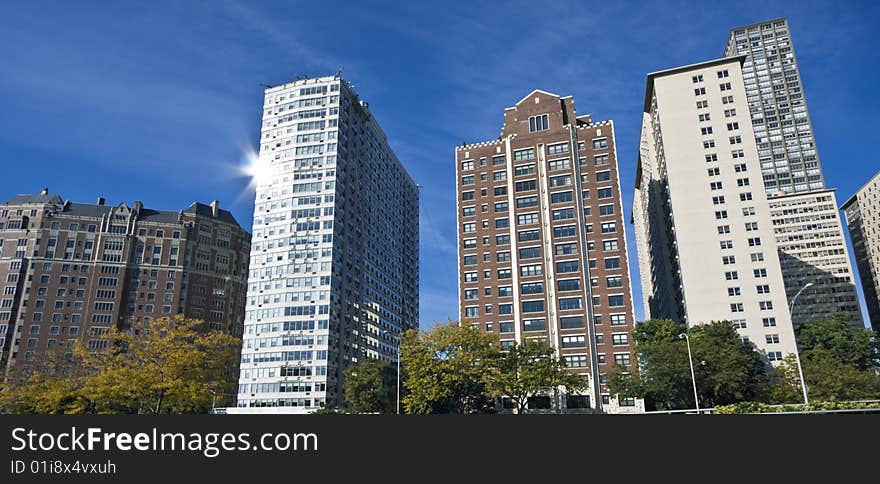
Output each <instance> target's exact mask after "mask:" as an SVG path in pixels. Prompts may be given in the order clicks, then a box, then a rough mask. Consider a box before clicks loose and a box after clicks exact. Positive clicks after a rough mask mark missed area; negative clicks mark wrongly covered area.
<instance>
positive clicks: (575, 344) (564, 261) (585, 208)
mask: <svg viewBox="0 0 880 484" xmlns="http://www.w3.org/2000/svg"><path fill="white" fill-rule="evenodd" d="M455 159H456V186H457V187H458V188H457V194H458V204H457V208H458V221H459V227H458V243H459V246H458V252H459V286H460V294H459V298H460V299H459V301H460V302H459V305H460V308H461V309H460V311H461V321H462V322H463V324H470V325H472V326H474V327H477V328H479V329H480V330H481V331H484V332H489V333H496V334H498V336H499V337H500V340H501V346H502V348H504V347H507V346H509V345H511V344H514V343H515V342H522V341H524V340H526V339H539V340H544V341H547V342H548V343H549V344H550V345H551V346H553V347H554V348H555V349H556V353H557V355H558V356H560V357H561V358H562V359H564V361H565V363H566V365H567V366H568V367H569V368H571V369H572V370H573V371H575V372H577V373H580V374H583V375H585V376H586V377H587V378H589V380H590V391H589V392H587V394H584V395H575V394H572V395H566V398H565V403H564V404H562V405H564V407H567V408H568V409H579V408H594V407H595V408H604V410H605V411H609V412H633V411H639V410H643V409H644V403H643V402H642V401H641V400H635V399H632V398H620V399H619V401H618V398H616V397H613V396H611V395H609V392H608V391H607V387H606V386H605V374H606V372H608V371H609V370H611V369H612V367H613V366H614V365H615V364H620V365H624V366H630V367H633V368H635V365H636V362H635V361H634V357H633V343H632V341H631V340H630V331H631V330H632V329H633V324H634V317H633V306H632V294H631V291H630V279H629V264H628V260H627V248H626V237H625V235H624V225H623V206H622V204H621V199H620V187H619V178H618V169H617V155H616V150H615V142H614V125H613V124H612V123H611V122H610V121H602V122H593V121H592V120H591V119H590V116H589V115H583V116H577V115H576V114H575V109H574V100H573V99H572V97H571V96H567V97H560V96H558V95H556V94H551V93H548V92H545V91H540V90H535V91H533V92H532V93H531V94H529V95H528V96H526V97H525V98H523V99H522V100H520V101H519V102H518V103H516V105H515V106H514V107H510V108H507V109H506V110H505V111H504V127H503V129H502V131H501V136H500V137H499V138H498V139H497V140H492V141H486V142H481V143H476V144H465V145H463V146H461V147H458V148H456V150H455ZM551 395H552V392H551V393H548V394H547V395H545V396H542V397H536V398H534V399H533V401H532V403H530V406H532V407H533V408H535V407H538V408H540V407H549V406H550V405H552V403H551V400H552V398H551ZM597 395H598V397H597ZM575 411H576V410H575Z"/></svg>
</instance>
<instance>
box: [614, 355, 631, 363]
mask: <svg viewBox="0 0 880 484" xmlns="http://www.w3.org/2000/svg"><path fill="white" fill-rule="evenodd" d="M629 363H630V358H629V353H615V354H614V364H615V365H624V366H629Z"/></svg>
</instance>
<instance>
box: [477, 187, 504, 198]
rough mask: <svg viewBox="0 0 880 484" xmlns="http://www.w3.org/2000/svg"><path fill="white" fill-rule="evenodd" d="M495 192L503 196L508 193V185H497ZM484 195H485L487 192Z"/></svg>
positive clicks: (498, 195)
mask: <svg viewBox="0 0 880 484" xmlns="http://www.w3.org/2000/svg"><path fill="white" fill-rule="evenodd" d="M484 190H485V188H484ZM494 193H495V196H496V197H503V196H505V195H507V187H495V188H494ZM483 195H485V193H484V194H483Z"/></svg>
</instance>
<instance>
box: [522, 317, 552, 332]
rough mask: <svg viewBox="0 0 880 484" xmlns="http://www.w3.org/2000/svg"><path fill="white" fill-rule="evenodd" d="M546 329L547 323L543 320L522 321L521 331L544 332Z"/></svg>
mask: <svg viewBox="0 0 880 484" xmlns="http://www.w3.org/2000/svg"><path fill="white" fill-rule="evenodd" d="M546 329H547V322H546V320H544V319H525V320H523V331H544V330H546Z"/></svg>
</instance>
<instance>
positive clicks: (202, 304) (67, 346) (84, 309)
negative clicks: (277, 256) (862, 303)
mask: <svg viewBox="0 0 880 484" xmlns="http://www.w3.org/2000/svg"><path fill="white" fill-rule="evenodd" d="M249 252H250V234H248V233H247V232H246V231H245V230H244V229H242V228H241V226H239V225H238V222H236V220H235V218H234V217H233V216H232V214H231V213H229V212H228V211H226V210H222V209H220V208H219V205H218V203H217V202H216V201H214V202H212V203H211V204H210V205H205V204H201V203H193V204H192V205H190V206H189V207H187V208H185V209H183V210H179V211H166V210H153V209H149V208H145V207H144V206H143V204H142V203H141V202H134V204H132V205H130V206H129V205H127V204H125V203H120V204H118V205H116V206H110V205H107V204H106V203H105V200H104V199H103V198H99V199H98V201H97V203H95V204H86V203H75V202H71V201H69V200H67V201H65V200H62V198H61V197H60V196H58V195H52V194H49V191H48V189H46V190H43V192H42V193H40V194H39V195H18V196H16V197H13V198H12V199H10V200H8V201H6V202H5V203H3V204H2V205H0V280H3V281H6V286H5V289H4V292H3V296H0V298H2V299H0V301H2V304H0V347H2V354H0V366H2V367H3V368H4V369H6V370H8V369H11V368H12V367H13V366H17V365H26V366H27V365H33V364H35V363H34V362H35V361H37V360H38V358H39V356H40V354H42V353H45V352H47V351H49V350H56V351H62V352H72V351H73V346H74V344H75V343H76V342H77V341H82V342H84V343H86V344H87V345H88V347H89V348H90V349H93V350H101V349H104V348H106V347H107V346H108V345H109V343H110V340H109V332H110V330H111V329H113V328H119V329H124V328H126V327H127V326H128V325H130V324H131V323H132V322H135V321H149V320H151V319H155V318H163V317H172V316H175V315H178V314H180V315H183V316H186V317H188V318H194V319H201V320H204V321H206V322H208V323H209V324H210V326H211V327H212V328H214V329H216V330H218V331H225V332H227V333H229V334H232V335H234V336H236V337H241V335H242V320H243V319H244V309H245V290H246V281H247V268H248V253H249ZM236 366H237V365H236ZM236 373H237V372H234V371H230V374H236ZM229 396H230V397H232V395H229Z"/></svg>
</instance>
